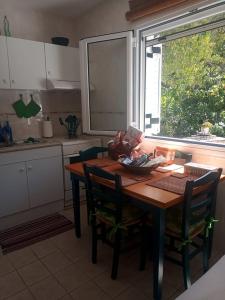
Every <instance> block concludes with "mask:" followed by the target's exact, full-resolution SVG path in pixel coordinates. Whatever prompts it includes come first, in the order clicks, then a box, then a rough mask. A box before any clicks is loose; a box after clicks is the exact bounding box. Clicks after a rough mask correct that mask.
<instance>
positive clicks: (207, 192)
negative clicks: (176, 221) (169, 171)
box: [182, 169, 222, 240]
mask: <svg viewBox="0 0 225 300" xmlns="http://www.w3.org/2000/svg"><path fill="white" fill-rule="evenodd" d="M221 173H222V169H216V170H213V171H210V172H208V173H207V174H205V175H203V176H202V177H200V178H198V179H196V180H192V181H187V183H186V188H185V193H184V203H183V216H182V237H183V239H185V240H186V239H188V238H189V230H190V227H191V226H194V225H197V224H201V222H202V223H204V222H205V224H206V223H207V222H208V221H210V219H211V218H214V216H215V209H216V198H217V187H218V183H219V180H220V176H221Z"/></svg>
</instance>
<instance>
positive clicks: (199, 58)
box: [144, 13, 225, 144]
mask: <svg viewBox="0 0 225 300" xmlns="http://www.w3.org/2000/svg"><path fill="white" fill-rule="evenodd" d="M224 19H225V14H224V13H223V14H219V15H216V16H211V17H208V18H204V19H201V20H199V21H195V22H193V23H190V24H187V25H184V26H179V27H178V28H173V29H171V30H167V31H164V32H161V33H156V34H155V35H154V34H151V35H149V36H147V37H146V38H145V39H144V49H145V59H144V83H145V84H144V89H145V92H144V97H145V99H144V100H145V101H144V103H145V108H144V111H145V115H144V128H145V133H146V135H155V136H164V137H171V138H179V139H186V140H187V139H188V140H192V141H203V142H210V143H211V142H213V143H220V144H225V38H224V37H225V22H224ZM218 20H219V21H218ZM178 33H179V34H178ZM162 37H163V38H162Z"/></svg>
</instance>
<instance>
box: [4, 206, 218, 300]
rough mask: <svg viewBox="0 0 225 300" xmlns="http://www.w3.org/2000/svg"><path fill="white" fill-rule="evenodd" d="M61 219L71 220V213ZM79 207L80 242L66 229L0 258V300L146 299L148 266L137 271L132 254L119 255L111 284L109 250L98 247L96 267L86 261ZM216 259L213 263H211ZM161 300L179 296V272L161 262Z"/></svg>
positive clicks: (196, 271) (195, 269)
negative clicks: (117, 266)
mask: <svg viewBox="0 0 225 300" xmlns="http://www.w3.org/2000/svg"><path fill="white" fill-rule="evenodd" d="M64 214H65V215H66V216H67V217H68V218H71V219H72V218H73V214H72V210H67V211H65V212H64ZM85 214H86V208H85V206H83V207H82V220H83V222H82V223H83V225H82V238H81V239H76V237H75V236H74V231H73V230H70V231H67V232H65V233H63V234H60V235H57V236H55V237H53V238H50V239H48V240H45V241H42V242H39V243H37V244H34V245H32V246H30V247H27V248H24V249H22V250H18V251H15V252H12V253H10V254H8V255H4V256H3V255H0V300H1V299H9V300H31V299H36V300H57V299H61V300H70V299H75V300H110V299H117V300H128V299H129V300H136V299H138V300H150V299H152V280H151V279H152V266H151V263H148V266H147V268H146V270H145V271H143V272H140V271H138V259H139V257H138V253H134V252H132V253H128V254H125V255H122V256H121V260H120V265H119V275H118V279H117V280H111V278H110V271H111V261H112V250H111V249H110V248H109V247H108V246H106V245H102V244H101V243H99V250H98V263H97V264H96V265H93V264H92V263H91V261H90V232H89V230H90V229H89V228H88V226H87V224H86V220H87V218H86V215H85ZM216 258H217V257H215V258H214V260H215V259H216ZM200 270H201V260H200V259H196V260H195V261H194V262H193V263H192V273H193V279H197V278H198V277H199V276H200ZM164 279H165V280H164V289H163V292H164V296H163V299H168V300H172V299H175V297H176V296H177V295H179V294H180V293H181V292H182V291H183V283H182V273H181V269H180V268H179V267H176V266H175V265H173V264H171V263H168V262H166V263H165V277H164Z"/></svg>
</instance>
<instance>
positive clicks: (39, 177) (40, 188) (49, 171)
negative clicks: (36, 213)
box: [27, 157, 64, 207]
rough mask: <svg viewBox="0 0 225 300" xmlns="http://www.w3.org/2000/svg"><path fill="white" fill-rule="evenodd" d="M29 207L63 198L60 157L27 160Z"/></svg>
mask: <svg viewBox="0 0 225 300" xmlns="http://www.w3.org/2000/svg"><path fill="white" fill-rule="evenodd" d="M27 179H28V188H29V197H30V207H37V206H40V205H43V204H46V203H49V202H52V201H55V200H59V199H63V197H64V193H63V188H62V183H63V173H62V159H59V157H51V158H46V159H41V160H33V161H28V162H27Z"/></svg>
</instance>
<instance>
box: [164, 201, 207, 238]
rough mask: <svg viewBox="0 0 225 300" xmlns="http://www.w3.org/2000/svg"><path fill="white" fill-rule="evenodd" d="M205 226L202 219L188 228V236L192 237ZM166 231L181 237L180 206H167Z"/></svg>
mask: <svg viewBox="0 0 225 300" xmlns="http://www.w3.org/2000/svg"><path fill="white" fill-rule="evenodd" d="M204 228H205V220H202V221H200V222H198V223H196V224H194V225H192V226H190V229H189V237H190V238H191V237H194V236H196V235H197V234H199V233H200V232H202V231H203V230H204ZM166 231H167V232H168V233H170V234H173V235H175V236H178V237H181V233H182V206H177V207H173V208H169V209H168V210H167V214H166Z"/></svg>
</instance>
